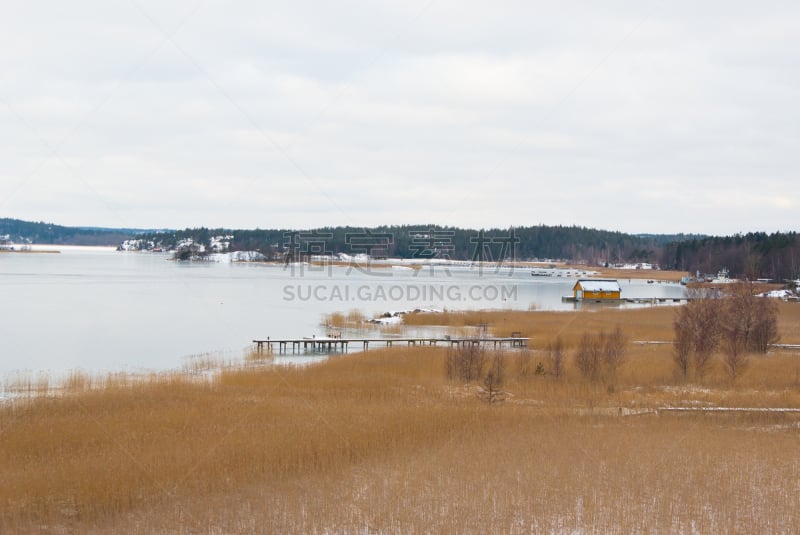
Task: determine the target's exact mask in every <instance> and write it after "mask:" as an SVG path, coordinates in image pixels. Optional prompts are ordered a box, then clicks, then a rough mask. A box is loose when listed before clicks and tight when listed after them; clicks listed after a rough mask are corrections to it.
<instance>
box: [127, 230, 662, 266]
mask: <svg viewBox="0 0 800 535" xmlns="http://www.w3.org/2000/svg"><path fill="white" fill-rule="evenodd" d="M214 236H230V239H229V240H228V242H229V247H228V250H230V251H245V250H256V251H260V252H262V253H264V254H266V255H267V256H276V255H289V256H297V257H302V256H304V255H309V254H311V255H314V254H320V255H322V254H338V253H344V254H349V255H356V254H362V253H364V254H369V255H371V256H373V257H387V256H389V257H395V258H415V257H416V258H450V259H453V260H489V261H495V260H499V259H511V258H515V259H523V260H529V259H569V260H573V261H576V262H583V263H590V264H605V263H619V262H650V263H653V262H656V261H657V259H658V255H659V253H660V250H661V245H660V243H661V241H660V240H659V239H658V238H656V237H650V236H648V237H641V236H634V235H630V234H623V233H621V232H611V231H605V230H596V229H589V228H584V227H576V226H573V227H562V226H553V227H549V226H534V227H520V228H507V229H497V228H495V229H484V230H475V229H461V228H455V227H444V226H439V225H401V226H384V227H375V228H368V229H364V228H355V227H324V228H319V229H313V230H307V231H291V230H288V229H275V230H261V229H256V230H230V229H207V228H199V229H185V230H181V231H176V232H174V233H147V234H141V235H138V236H137V239H141V240H142V243H145V244H147V246H154V247H161V248H164V249H174V248H176V247H177V246H178V244H180V243H181V242H184V241H186V240H187V239H191V240H192V241H193V242H194V243H197V244H203V245H208V244H209V243H210V240H211V238H212V237H214ZM662 239H663V238H662Z"/></svg>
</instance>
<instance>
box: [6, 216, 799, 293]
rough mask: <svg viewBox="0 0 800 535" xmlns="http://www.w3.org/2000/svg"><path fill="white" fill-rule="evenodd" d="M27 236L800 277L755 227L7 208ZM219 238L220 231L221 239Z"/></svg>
mask: <svg viewBox="0 0 800 535" xmlns="http://www.w3.org/2000/svg"><path fill="white" fill-rule="evenodd" d="M4 235H8V236H9V237H10V239H11V240H14V241H17V242H20V243H23V242H26V241H30V242H33V243H49V244H59V245H118V244H120V243H121V242H123V241H124V240H131V243H132V245H131V248H134V249H136V248H141V249H152V248H155V247H160V248H162V249H165V250H173V249H176V248H178V247H179V246H180V244H182V243H186V242H187V241H191V242H192V243H194V244H196V245H203V246H205V247H206V248H210V245H211V244H212V242H213V241H214V238H215V237H217V238H218V237H221V236H222V237H225V238H224V239H223V240H221V241H222V243H224V244H225V245H226V248H225V250H227V251H259V252H261V253H263V254H264V255H266V256H267V257H268V258H287V257H288V258H292V257H294V258H298V259H299V258H302V257H304V256H308V255H326V254H339V253H343V254H349V255H357V254H361V253H365V254H370V255H371V256H373V257H378V258H380V257H387V256H388V257H396V258H450V259H453V260H489V261H496V260H499V259H512V258H513V259H517V260H569V261H572V262H575V263H586V264H590V265H606V264H619V263H638V262H647V263H651V264H658V265H659V266H660V267H661V268H662V269H677V270H681V271H688V272H690V273H695V272H697V271H699V272H701V273H710V274H714V273H716V272H717V271H719V270H720V269H722V268H727V269H728V270H729V271H730V275H731V277H737V278H748V279H757V278H771V279H774V280H776V281H782V280H785V279H792V280H794V279H797V278H798V277H800V240H798V235H797V233H795V232H788V233H780V232H775V233H772V234H767V233H764V232H752V233H748V234H737V235H734V236H727V237H708V236H702V235H693V234H674V235H667V234H624V233H622V232H612V231H606V230H598V229H590V228H586V227H578V226H545V225H537V226H530V227H517V228H505V229H499V228H494V229H485V230H475V229H462V228H456V227H447V226H440V225H393V226H381V227H374V228H366V229H365V228H356V227H323V228H318V229H313V230H291V229H254V230H233V229H224V228H216V229H210V228H205V227H200V228H193V229H184V230H177V231H175V230H158V231H143V230H141V229H113V228H95V227H65V226H61V225H54V224H52V223H44V222H27V221H21V220H18V219H8V218H5V219H4V218H0V236H4ZM219 242H220V240H217V243H219Z"/></svg>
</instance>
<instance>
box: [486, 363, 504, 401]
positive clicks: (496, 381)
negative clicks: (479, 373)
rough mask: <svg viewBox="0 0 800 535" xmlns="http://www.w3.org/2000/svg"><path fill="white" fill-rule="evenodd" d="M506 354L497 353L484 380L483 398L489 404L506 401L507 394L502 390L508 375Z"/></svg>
mask: <svg viewBox="0 0 800 535" xmlns="http://www.w3.org/2000/svg"><path fill="white" fill-rule="evenodd" d="M505 368H506V364H505V354H504V353H503V351H495V352H494V355H492V360H491V365H490V366H489V371H487V372H486V376H485V377H484V378H483V386H484V391H483V393H482V398H483V399H484V400H485V401H487V402H489V403H495V402H497V401H502V400H504V399H505V394H504V393H503V392H502V391H501V390H500V387H501V386H503V382H504V380H505V374H506V370H505Z"/></svg>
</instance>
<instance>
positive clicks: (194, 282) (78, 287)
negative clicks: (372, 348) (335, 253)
mask: <svg viewBox="0 0 800 535" xmlns="http://www.w3.org/2000/svg"><path fill="white" fill-rule="evenodd" d="M59 250H60V251H61V253H60V254H16V253H14V254H11V253H5V254H0V291H1V292H2V301H0V340H2V342H1V343H0V348H2V349H0V377H7V376H9V374H12V373H17V372H18V371H20V370H29V371H32V372H44V371H48V372H63V371H66V370H72V369H82V370H86V371H91V372H104V371H137V372H138V371H141V370H164V369H173V368H179V367H181V366H182V365H183V364H185V363H186V361H187V358H188V357H191V356H193V355H200V354H205V353H213V354H215V355H223V356H224V355H229V356H230V357H231V358H237V357H239V356H240V355H241V354H242V352H243V351H244V350H246V349H247V348H249V347H250V346H251V343H250V341H251V340H252V339H254V338H266V337H267V336H270V337H272V338H289V337H297V338H300V337H303V336H311V335H321V334H324V332H325V328H324V327H323V326H322V325H321V320H322V317H323V314H325V313H330V312H337V311H345V312H346V311H348V310H351V309H359V310H360V311H362V312H363V313H364V314H366V315H367V316H370V317H371V316H377V315H379V314H381V313H384V312H387V311H397V310H407V309H414V308H435V309H443V308H448V309H468V308H509V309H522V310H526V309H528V308H530V307H531V306H535V307H536V308H537V309H540V310H541V309H549V310H560V309H571V308H573V307H574V306H575V305H573V304H568V303H562V302H561V296H562V295H568V294H571V288H572V285H573V284H574V282H575V279H566V278H556V277H532V276H531V272H530V270H529V269H513V270H503V271H500V272H498V271H497V270H495V269H494V268H486V269H483V270H478V269H475V268H472V269H470V268H468V267H449V268H444V267H436V268H435V269H434V270H433V271H431V270H430V268H423V269H421V270H419V271H416V270H412V269H408V268H405V269H403V268H400V269H387V268H382V269H374V270H373V271H371V272H362V271H359V270H355V269H349V268H346V267H333V268H330V267H328V268H320V267H311V266H307V265H305V266H304V265H297V266H293V267H284V266H278V265H262V264H246V263H234V264H231V263H206V262H194V263H179V262H172V261H169V260H168V258H169V255H165V254H157V253H135V252H117V251H114V250H111V249H105V248H77V247H61V248H59ZM620 283H621V286H622V289H623V296H626V297H645V296H647V297H679V296H682V295H683V292H684V290H683V288H682V287H681V286H679V285H667V284H647V283H646V281H635V280H634V281H631V282H628V281H627V280H621V281H620Z"/></svg>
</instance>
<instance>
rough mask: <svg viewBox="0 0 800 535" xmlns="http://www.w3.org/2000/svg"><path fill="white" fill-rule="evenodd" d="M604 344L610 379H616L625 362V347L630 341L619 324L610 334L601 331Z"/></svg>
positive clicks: (605, 361) (604, 360)
mask: <svg viewBox="0 0 800 535" xmlns="http://www.w3.org/2000/svg"><path fill="white" fill-rule="evenodd" d="M600 340H601V342H602V344H603V364H604V366H605V371H606V373H607V374H608V377H609V379H612V380H613V379H615V378H616V376H617V370H619V368H620V367H621V366H622V365H623V364H624V363H625V348H626V345H627V343H628V341H627V340H626V338H625V335H624V334H623V333H622V329H621V328H620V326H619V325H617V327H616V328H615V329H614V331H612V332H611V333H610V334H608V335H606V334H605V332H601V333H600Z"/></svg>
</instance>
